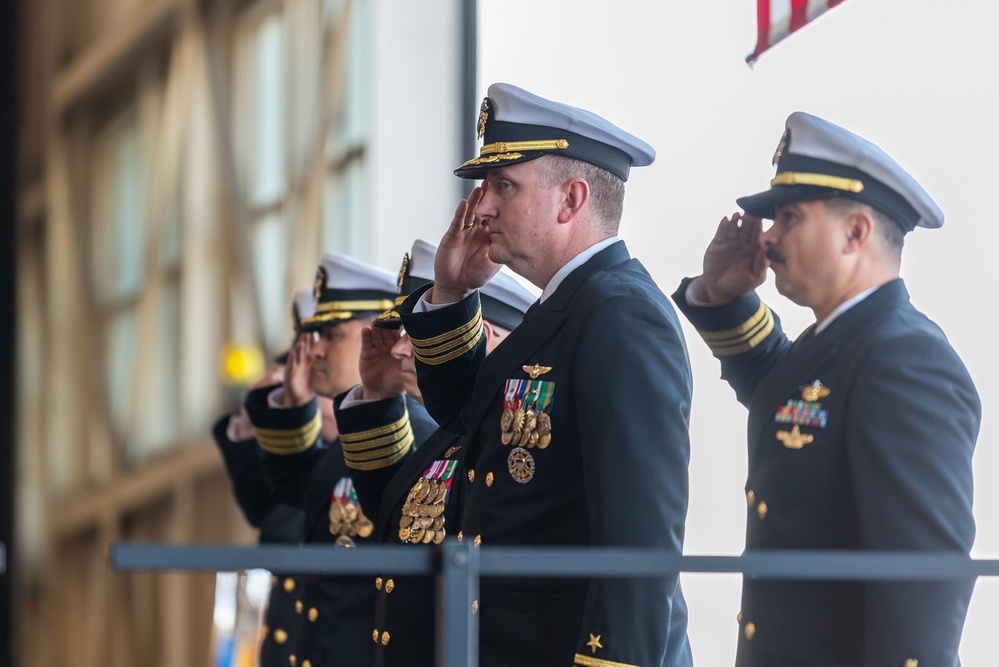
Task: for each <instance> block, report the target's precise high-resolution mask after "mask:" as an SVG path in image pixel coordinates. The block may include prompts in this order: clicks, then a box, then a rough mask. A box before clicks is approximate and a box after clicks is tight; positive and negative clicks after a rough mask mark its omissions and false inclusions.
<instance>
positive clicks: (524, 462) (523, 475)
mask: <svg viewBox="0 0 999 667" xmlns="http://www.w3.org/2000/svg"><path fill="white" fill-rule="evenodd" d="M506 465H507V470H509V471H510V476H511V477H513V480H514V481H515V482H517V483H518V484H527V483H528V482H530V481H531V480H532V479H534V457H533V456H531V453H530V452H529V451H527V450H526V449H524V448H523V447H515V448H514V449H513V450H511V452H510V455H509V456H508V457H507V459H506Z"/></svg>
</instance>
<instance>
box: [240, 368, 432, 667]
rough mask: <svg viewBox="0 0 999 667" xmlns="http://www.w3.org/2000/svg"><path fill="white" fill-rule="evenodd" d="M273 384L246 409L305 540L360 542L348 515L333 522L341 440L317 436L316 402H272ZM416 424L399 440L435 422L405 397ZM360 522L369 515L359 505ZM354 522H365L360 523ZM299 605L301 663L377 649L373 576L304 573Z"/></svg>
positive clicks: (342, 477) (332, 666) (327, 666)
mask: <svg viewBox="0 0 999 667" xmlns="http://www.w3.org/2000/svg"><path fill="white" fill-rule="evenodd" d="M275 388H276V387H263V388H260V389H255V390H253V391H251V392H250V393H249V395H248V396H247V399H246V410H247V413H248V414H249V416H250V421H251V422H252V423H253V427H254V430H255V431H256V433H257V439H258V441H259V442H260V445H261V447H262V448H263V449H264V451H263V452H262V454H261V457H262V458H261V462H262V464H263V470H264V475H265V477H266V478H267V481H268V483H269V484H270V486H271V488H272V489H273V491H274V493H275V495H276V497H277V498H278V499H279V500H280V501H281V502H284V503H288V504H290V505H293V506H296V507H300V508H302V509H303V510H304V511H305V523H304V530H303V534H302V537H301V541H303V542H306V543H312V544H323V543H327V544H330V543H332V544H337V543H340V544H343V543H345V542H346V543H356V544H362V543H364V542H365V541H367V540H370V539H371V537H370V533H371V532H373V530H374V526H373V523H372V524H369V526H370V528H369V530H368V531H364V532H365V534H366V535H367V537H364V536H362V535H361V534H356V533H355V534H353V535H349V534H347V530H346V523H347V522H340V524H341V527H340V530H339V532H337V533H334V532H333V531H332V530H331V528H333V527H334V526H333V525H332V519H331V514H330V512H331V505H332V504H333V499H334V494H335V493H336V489H337V488H338V487H339V488H341V489H343V488H345V487H346V488H349V486H348V481H349V480H350V473H351V471H350V469H348V468H347V466H346V464H345V462H344V454H343V445H342V443H341V441H340V439H339V438H338V439H337V441H336V442H334V443H331V444H329V446H324V444H323V443H322V441H321V440H320V439H319V432H320V429H321V426H322V421H321V416H320V414H319V406H318V402H317V401H316V400H315V399H314V400H312V401H311V402H309V403H307V404H306V405H304V406H301V407H297V408H289V409H274V408H271V407H270V406H269V405H268V403H267V396H268V394H269V393H270V392H271V391H273V390H274V389H275ZM405 408H406V409H408V414H409V424H411V426H410V427H408V428H411V430H408V429H403V430H402V431H400V432H397V433H395V434H394V437H395V442H396V443H401V442H403V441H405V440H407V439H409V441H410V443H412V442H414V441H416V442H420V441H422V440H424V439H426V437H427V436H428V435H429V434H430V433H432V432H433V430H435V429H436V424H434V423H433V421H432V420H431V419H430V418H429V416H427V413H426V411H425V410H424V409H423V406H421V405H420V404H419V403H417V402H416V401H413V400H411V399H407V401H406V405H405ZM359 509H360V512H359V515H358V516H357V518H356V522H361V521H363V520H364V518H365V517H364V516H363V515H364V512H365V510H364V507H363V505H361V506H360V508H359ZM355 525H360V524H359V523H355ZM300 579H301V593H300V597H301V603H302V604H301V606H300V614H299V625H298V627H297V628H296V632H295V639H296V642H297V644H296V656H295V657H296V663H297V665H298V667H304V666H305V665H306V663H308V665H309V667H364V666H365V665H371V664H372V661H373V655H374V650H373V646H372V641H371V619H372V618H373V616H374V597H375V596H374V592H373V590H372V587H371V579H370V578H369V577H345V576H341V577H338V576H316V575H308V576H303V577H301V578H300Z"/></svg>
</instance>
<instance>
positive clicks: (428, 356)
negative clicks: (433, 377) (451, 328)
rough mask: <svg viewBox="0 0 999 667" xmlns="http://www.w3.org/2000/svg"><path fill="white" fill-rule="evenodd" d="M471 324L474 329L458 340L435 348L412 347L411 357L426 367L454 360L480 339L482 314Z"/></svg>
mask: <svg viewBox="0 0 999 667" xmlns="http://www.w3.org/2000/svg"><path fill="white" fill-rule="evenodd" d="M471 324H475V325H476V328H474V329H472V330H470V331H467V332H465V333H464V334H463V335H462V336H461V337H460V338H456V339H453V340H450V341H448V342H447V343H444V344H443V345H438V346H436V347H417V346H416V345H415V344H414V345H413V355H414V356H415V357H416V358H417V359H418V360H419V361H421V362H423V363H425V364H427V365H428V366H439V365H440V364H443V363H446V362H448V361H451V360H452V359H456V358H458V357H460V356H461V355H463V354H465V353H466V352H468V351H469V350H471V349H473V348H474V347H475V346H476V345H477V344H478V342H479V339H480V338H482V313H481V311H480V312H479V314H478V315H476V318H475V319H474V320H472V322H471Z"/></svg>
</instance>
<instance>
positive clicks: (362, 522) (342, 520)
mask: <svg viewBox="0 0 999 667" xmlns="http://www.w3.org/2000/svg"><path fill="white" fill-rule="evenodd" d="M329 519H330V534H331V535H336V536H337V539H336V543H337V545H338V546H348V547H352V546H354V540H352V539H351V538H352V537H354V536H357V537H362V538H363V537H368V536H369V535H371V532H372V530H374V524H373V523H372V522H371V520H370V519H368V517H366V516H364V512H363V511H362V510H361V504H360V503H359V502H358V500H357V493H356V492H355V491H354V483H353V482H352V481H351V480H350V478H349V477H343V478H341V479H340V481H339V482H337V483H336V486H335V487H334V488H333V497H332V498H331V499H330V509H329ZM348 542H349V544H348Z"/></svg>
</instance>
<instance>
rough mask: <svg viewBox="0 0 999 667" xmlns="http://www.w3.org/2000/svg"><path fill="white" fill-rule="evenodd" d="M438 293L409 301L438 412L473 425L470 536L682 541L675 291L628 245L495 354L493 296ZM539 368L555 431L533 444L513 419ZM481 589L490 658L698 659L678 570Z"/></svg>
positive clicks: (410, 328) (427, 395) (546, 541)
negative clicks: (418, 308) (487, 329)
mask: <svg viewBox="0 0 999 667" xmlns="http://www.w3.org/2000/svg"><path fill="white" fill-rule="evenodd" d="M424 291H425V288H424V289H421V290H418V291H417V292H415V293H414V294H413V295H411V296H410V297H409V298H408V299H407V301H406V302H404V304H403V305H402V306H401V309H400V313H401V314H402V318H403V325H404V326H405V328H406V331H407V332H408V333H409V334H410V337H411V340H412V342H413V347H414V351H415V353H416V358H417V372H418V374H419V381H420V388H421V390H422V391H423V397H424V401H425V404H426V406H427V409H428V411H429V412H430V414H431V415H432V416H433V417H434V419H435V420H436V421H437V422H438V423H439V424H441V426H442V428H444V429H446V430H448V431H451V432H454V433H458V434H464V435H466V437H467V441H468V451H467V452H466V454H465V467H466V469H467V472H466V480H467V485H466V489H465V491H466V494H465V496H464V508H463V516H462V522H461V523H462V526H461V530H462V535H459V537H463V539H464V540H474V543H476V544H482V545H486V546H488V545H535V546H563V545H564V546H582V545H599V546H642V547H660V548H667V549H672V550H674V551H676V552H678V553H679V552H680V551H681V549H682V545H683V530H684V519H685V515H686V510H687V463H688V459H689V439H688V434H687V425H688V416H689V409H690V396H691V376H690V369H689V361H688V359H687V352H686V347H685V344H684V341H683V334H682V332H681V330H680V327H679V323H678V321H677V318H676V314H675V313H674V311H673V309H672V307H671V306H670V304H669V301H668V300H667V299H666V297H665V296H664V295H663V294H662V292H661V291H660V290H659V289H658V287H657V286H656V284H655V283H654V281H653V280H652V278H651V277H650V276H649V274H648V273H647V272H646V270H645V269H644V267H642V265H641V264H640V263H639V262H638V261H637V260H633V259H630V258H629V255H628V251H627V248H626V247H625V245H624V243H620V242H619V243H615V244H613V245H612V246H610V247H608V248H605V249H604V250H602V251H600V252H598V253H597V254H596V255H594V256H593V257H591V258H590V259H589V260H588V261H587V262H585V263H584V264H583V265H582V266H580V267H578V268H576V269H575V270H574V271H572V272H571V273H570V274H569V275H568V276H567V277H566V279H565V280H564V281H563V282H562V283H561V285H560V286H559V287H558V289H556V290H555V292H554V293H553V294H552V295H551V296H550V297H549V298H547V299H546V300H545V302H544V303H542V304H540V305H538V306H537V307H535V308H533V310H531V311H529V312H528V313H527V315H526V317H525V318H524V321H523V323H522V324H521V325H520V326H518V327H517V329H516V330H514V331H513V332H512V333H511V334H510V336H509V337H508V338H507V339H506V340H504V341H503V342H502V343H501V344H500V345H499V346H498V347H497V348H496V349H495V350H493V352H492V353H491V354H489V356H488V357H486V355H485V352H486V350H485V336H484V335H482V331H481V309H480V307H479V300H478V293H474V294H473V295H472V296H470V297H469V298H467V299H465V300H464V301H462V302H460V303H457V304H454V305H451V306H448V307H446V308H442V309H439V310H434V311H432V312H426V313H413V312H412V308H413V304H414V303H415V302H416V300H417V299H419V297H420V295H421V294H422V293H423V292H424ZM532 374H533V375H534V376H535V377H534V378H533V380H535V381H537V382H540V383H543V384H540V385H533V386H534V389H536V390H537V391H538V392H539V393H538V394H533V395H531V396H527V395H525V396H523V397H522V398H523V400H524V402H526V403H528V404H530V402H531V401H534V400H537V401H539V407H540V406H541V405H545V404H547V407H546V408H545V409H546V410H547V411H548V417H549V419H550V424H549V425H548V427H546V428H545V429H544V430H546V431H548V433H547V436H549V437H548V438H547V439H546V440H544V441H540V440H539V441H538V442H536V443H534V444H533V446H532V443H531V442H530V441H529V442H527V443H526V445H525V446H523V447H521V446H519V443H522V442H523V439H522V438H521V439H520V440H518V441H517V442H513V439H512V438H510V437H509V433H507V434H506V437H505V435H504V431H505V430H506V429H504V424H507V425H508V421H509V417H507V418H506V419H504V416H503V415H504V414H505V412H506V407H507V406H505V403H508V399H509V398H510V397H514V398H515V397H516V394H517V392H518V391H521V388H523V385H526V384H527V383H526V380H532ZM521 381H525V382H524V383H523V385H522V384H521ZM528 386H531V385H528ZM532 391H533V389H532ZM539 396H544V397H545V398H544V400H542V399H541V398H539ZM539 416H540V415H539ZM540 424H541V421H540V420H539V421H538V425H539V426H540ZM515 428H516V425H515ZM524 432H526V427H525V429H524ZM535 432H537V433H541V430H537V431H535ZM519 434H520V433H518V435H519ZM504 439H507V440H509V444H504V442H503V440H504ZM541 444H544V445H545V446H544V447H543V448H542V447H541ZM518 450H519V451H518ZM480 594H481V595H480V600H479V602H480V604H479V611H478V613H479V623H480V664H482V665H483V666H484V667H491V666H495V665H504V666H506V665H517V666H518V667H531V666H534V665H538V666H541V665H544V666H546V667H547V666H549V665H566V666H568V665H571V664H575V665H579V666H582V667H613V666H618V665H639V666H643V667H650V666H660V665H669V666H679V665H689V664H690V661H691V657H690V648H689V644H688V642H687V636H686V605H685V602H684V600H683V595H682V593H681V591H680V588H679V581H678V578H677V577H676V575H675V574H674V575H668V576H665V577H663V578H658V579H645V580H636V579H614V580H597V579H594V580H590V579H585V580H578V579H559V578H550V579H534V578H516V579H514V578H509V579H508V578H504V579H495V578H485V579H483V580H482V582H481V587H480ZM573 661H575V662H574V663H573Z"/></svg>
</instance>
